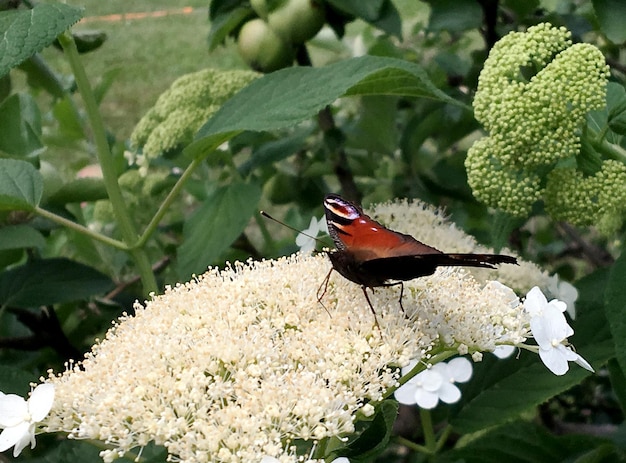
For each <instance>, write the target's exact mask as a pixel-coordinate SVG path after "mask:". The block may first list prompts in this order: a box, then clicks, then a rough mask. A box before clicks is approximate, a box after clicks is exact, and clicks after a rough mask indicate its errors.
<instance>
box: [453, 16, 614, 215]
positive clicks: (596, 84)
mask: <svg viewBox="0 0 626 463" xmlns="http://www.w3.org/2000/svg"><path fill="white" fill-rule="evenodd" d="M570 37H571V34H570V32H569V31H567V29H565V28H563V27H561V28H556V27H552V26H551V25H550V24H547V23H542V24H539V25H537V26H533V27H530V28H529V29H528V30H527V31H526V32H512V33H510V34H508V35H507V36H505V37H504V38H502V39H501V40H500V41H498V42H497V43H496V44H495V46H494V47H493V49H492V50H491V52H490V54H489V57H488V58H487V60H486V61H485V66H484V69H483V71H482V72H481V74H480V77H479V80H478V89H477V92H476V96H475V98H474V103H473V105H474V112H475V116H476V119H477V120H478V121H479V122H480V123H481V124H482V125H483V126H484V127H485V129H486V130H487V131H488V132H489V136H488V137H486V138H483V139H481V140H478V141H477V142H476V143H475V144H474V145H473V146H472V147H471V148H470V150H469V151H468V154H467V159H466V162H465V166H466V169H467V173H468V181H469V184H470V186H471V188H472V190H473V192H474V195H475V196H476V197H477V198H478V199H479V200H480V201H482V202H483V203H485V204H487V205H488V206H490V207H495V208H498V209H501V210H503V211H505V212H507V213H509V214H511V215H514V216H517V217H525V216H527V215H528V214H529V213H530V210H531V208H532V206H533V204H534V203H535V202H536V201H537V200H539V199H541V198H542V197H543V199H544V200H545V201H548V199H547V198H546V197H544V185H545V183H546V175H547V174H548V173H549V172H550V171H551V170H552V169H554V168H555V167H556V166H557V164H558V163H560V162H563V161H564V160H566V159H570V160H574V159H575V158H576V156H577V155H578V154H579V152H580V144H581V142H580V135H581V133H582V128H583V126H584V124H585V116H586V114H587V113H588V112H589V111H591V110H594V109H599V108H602V107H603V106H604V105H605V98H606V85H607V78H608V75H609V70H608V66H607V65H606V63H605V60H604V56H603V55H602V53H601V52H600V50H598V49H597V48H596V47H594V46H592V45H589V44H575V45H572V41H571V38H570ZM550 198H552V197H550ZM549 210H553V208H552V207H550V208H549Z"/></svg>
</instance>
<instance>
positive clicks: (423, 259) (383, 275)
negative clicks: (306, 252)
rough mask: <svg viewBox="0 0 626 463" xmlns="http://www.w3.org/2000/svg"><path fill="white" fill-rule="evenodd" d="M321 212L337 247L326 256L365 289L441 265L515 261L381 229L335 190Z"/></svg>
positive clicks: (419, 274)
mask: <svg viewBox="0 0 626 463" xmlns="http://www.w3.org/2000/svg"><path fill="white" fill-rule="evenodd" d="M324 211H325V215H326V222H327V224H328V231H329V233H330V236H331V238H332V239H333V241H334V242H335V245H336V247H337V249H336V250H335V251H331V252H330V253H329V255H328V257H329V258H330V261H331V263H332V265H333V268H334V269H335V270H336V271H337V272H339V273H340V274H341V275H342V276H344V277H345V278H347V279H348V280H350V281H352V282H354V283H357V284H359V285H361V286H362V287H363V288H374V287H379V286H389V285H391V284H393V283H391V282H392V281H396V282H398V281H407V280H412V279H414V278H419V277H422V276H427V275H432V274H433V273H434V272H435V270H436V269H437V267H439V266H467V267H483V268H495V266H494V265H495V264H500V263H510V264H516V263H517V260H516V259H515V257H512V256H506V255H502V254H446V253H443V252H441V251H439V250H438V249H436V248H433V247H432V246H428V245H426V244H424V243H422V242H420V241H418V240H416V239H415V238H413V237H412V236H410V235H406V234H404V233H399V232H396V231H393V230H389V229H388V228H385V227H384V226H383V225H381V224H380V223H378V222H376V221H375V220H373V219H372V218H370V217H369V216H367V215H366V214H364V213H363V210H362V209H361V208H360V207H359V206H357V205H355V204H353V203H351V202H349V201H346V200H345V199H343V198H342V197H340V196H338V195H335V194H330V195H327V196H326V198H324Z"/></svg>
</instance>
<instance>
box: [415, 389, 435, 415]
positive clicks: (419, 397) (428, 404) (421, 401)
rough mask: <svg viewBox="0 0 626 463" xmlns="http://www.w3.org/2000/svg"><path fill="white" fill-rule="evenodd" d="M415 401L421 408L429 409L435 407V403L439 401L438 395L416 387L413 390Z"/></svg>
mask: <svg viewBox="0 0 626 463" xmlns="http://www.w3.org/2000/svg"><path fill="white" fill-rule="evenodd" d="M415 402H416V403H417V405H419V406H420V407H421V408H425V409H428V410H430V409H431V408H435V407H436V406H437V403H438V402H439V395H438V394H436V393H434V392H430V391H426V390H424V389H417V391H415Z"/></svg>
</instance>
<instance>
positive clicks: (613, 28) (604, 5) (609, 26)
mask: <svg viewBox="0 0 626 463" xmlns="http://www.w3.org/2000/svg"><path fill="white" fill-rule="evenodd" d="M593 9H594V10H595V12H596V17H597V18H598V22H599V23H600V29H601V30H602V32H603V33H604V35H606V37H607V38H608V39H609V40H610V41H611V42H613V43H623V42H624V41H626V28H625V27H624V18H626V2H624V1H623V0H593Z"/></svg>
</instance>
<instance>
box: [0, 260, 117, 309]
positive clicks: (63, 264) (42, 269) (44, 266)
mask: <svg viewBox="0 0 626 463" xmlns="http://www.w3.org/2000/svg"><path fill="white" fill-rule="evenodd" d="M112 287H113V282H112V281H111V279H110V278H109V277H107V276H106V275H104V274H103V273H100V272H99V271H97V270H96V269H94V268H92V267H88V266H86V265H83V264H80V263H78V262H74V261H71V260H69V259H65V258H56V259H41V260H33V261H29V262H27V263H26V264H24V265H22V266H20V267H16V268H13V269H11V270H7V271H4V272H2V273H0V305H12V306H18V307H38V306H42V305H50V304H58V303H60V302H70V301H77V300H80V299H85V298H88V297H91V296H95V295H98V294H102V293H104V292H106V291H108V290H110V289H111V288H112Z"/></svg>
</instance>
